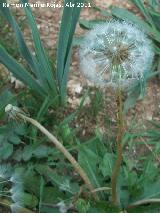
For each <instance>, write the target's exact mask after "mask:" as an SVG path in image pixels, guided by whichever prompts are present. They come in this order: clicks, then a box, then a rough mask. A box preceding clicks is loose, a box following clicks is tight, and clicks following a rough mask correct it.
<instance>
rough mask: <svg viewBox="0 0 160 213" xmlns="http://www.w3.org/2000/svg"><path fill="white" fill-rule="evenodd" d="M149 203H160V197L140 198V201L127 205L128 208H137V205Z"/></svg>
mask: <svg viewBox="0 0 160 213" xmlns="http://www.w3.org/2000/svg"><path fill="white" fill-rule="evenodd" d="M149 203H160V199H159V198H152V199H143V200H139V201H137V202H135V203H132V204H130V205H129V206H127V209H132V208H135V207H137V206H140V205H144V204H149Z"/></svg>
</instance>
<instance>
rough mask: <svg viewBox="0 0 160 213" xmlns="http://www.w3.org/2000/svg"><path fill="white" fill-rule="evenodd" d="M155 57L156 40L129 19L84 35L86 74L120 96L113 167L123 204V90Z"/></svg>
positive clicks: (82, 65)
mask: <svg viewBox="0 0 160 213" xmlns="http://www.w3.org/2000/svg"><path fill="white" fill-rule="evenodd" d="M153 57H154V51H153V45H152V42H151V41H150V40H149V39H148V38H147V36H146V35H145V33H144V32H143V30H142V29H139V28H138V27H137V26H135V25H133V24H131V23H127V22H125V21H117V20H111V21H108V22H106V23H103V24H97V26H95V28H94V29H92V30H91V31H90V32H89V33H88V34H87V35H86V37H85V38H84V42H83V44H82V45H81V49H80V68H81V71H82V72H83V73H84V75H85V76H86V77H87V78H88V79H89V80H91V81H93V82H94V83H95V84H97V85H98V86H101V87H106V88H108V87H111V88H114V90H115V91H116V96H117V109H118V110H117V111H118V112H117V125H118V133H117V137H116V146H117V159H116V162H115V166H114V168H113V171H112V178H111V179H112V202H113V204H115V205H119V203H120V200H119V196H118V190H117V182H118V176H119V173H120V168H121V164H122V160H123V147H122V138H123V136H124V134H125V119H124V114H123V100H122V92H123V91H125V90H127V89H128V88H129V87H130V86H131V85H132V84H133V83H134V82H136V81H139V80H142V81H143V79H144V76H145V74H146V72H149V71H150V69H151V65H152V61H153Z"/></svg>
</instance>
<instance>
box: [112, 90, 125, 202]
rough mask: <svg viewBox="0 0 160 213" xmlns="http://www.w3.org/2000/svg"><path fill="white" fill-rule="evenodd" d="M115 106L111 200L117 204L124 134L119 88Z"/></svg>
mask: <svg viewBox="0 0 160 213" xmlns="http://www.w3.org/2000/svg"><path fill="white" fill-rule="evenodd" d="M117 107H118V115H117V117H118V118H117V119H118V134H117V140H116V142H117V159H116V162H115V166H114V169H113V173H112V178H111V179H112V202H113V203H114V205H118V203H119V198H118V194H117V180H118V176H119V172H120V168H121V164H122V159H123V156H122V152H123V149H122V144H121V141H122V137H123V135H124V118H123V106H122V92H121V90H120V89H119V90H118V98H117Z"/></svg>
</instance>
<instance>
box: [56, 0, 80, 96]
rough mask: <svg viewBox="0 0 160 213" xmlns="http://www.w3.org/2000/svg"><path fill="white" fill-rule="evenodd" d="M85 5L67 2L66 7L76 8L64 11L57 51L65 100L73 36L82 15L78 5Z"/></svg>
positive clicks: (59, 81) (73, 1)
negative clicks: (70, 5) (72, 5)
mask: <svg viewBox="0 0 160 213" xmlns="http://www.w3.org/2000/svg"><path fill="white" fill-rule="evenodd" d="M78 2H79V3H83V0H80V1H78V0H71V1H70V0H65V3H64V4H65V5H67V4H74V5H75V7H65V8H64V11H63V16H62V21H61V27H60V34H59V41H58V51H57V78H58V83H59V87H60V95H61V99H62V100H63V99H64V97H65V96H66V85H67V80H68V72H69V66H70V59H71V47H72V40H73V34H74V31H75V28H76V24H77V21H78V18H79V15H80V10H81V8H80V7H77V3H78Z"/></svg>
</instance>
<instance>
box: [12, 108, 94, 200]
mask: <svg viewBox="0 0 160 213" xmlns="http://www.w3.org/2000/svg"><path fill="white" fill-rule="evenodd" d="M12 110H13V106H12ZM14 113H15V114H16V116H17V117H18V118H21V119H22V120H24V121H28V122H29V123H31V124H33V125H34V126H35V127H37V128H38V129H39V130H40V131H41V132H42V133H43V134H44V135H46V136H47V137H48V138H49V140H50V141H51V142H52V143H53V144H54V145H55V146H56V147H57V149H58V150H59V151H60V152H61V153H63V154H64V156H65V157H66V158H67V159H68V160H69V162H70V163H71V164H72V166H73V168H74V169H75V171H76V172H77V173H78V174H79V175H80V176H81V178H82V179H83V181H84V182H85V184H86V186H87V188H88V189H89V190H90V192H92V191H94V187H93V186H92V184H91V182H90V180H89V178H88V176H87V175H86V173H85V171H84V170H83V169H82V167H81V166H80V165H79V163H78V162H77V161H76V160H75V158H74V157H73V156H72V155H71V154H70V153H69V152H68V150H67V149H66V148H65V147H64V146H63V145H62V144H61V143H60V142H59V141H58V140H57V138H56V137H55V136H54V135H52V134H51V133H50V132H49V131H48V130H47V129H46V128H44V126H42V125H41V124H40V123H39V122H38V121H36V120H34V119H32V118H30V117H27V116H26V115H24V114H23V113H21V111H18V110H16V111H14ZM92 194H93V193H92ZM93 196H94V198H95V199H97V196H96V195H95V194H93Z"/></svg>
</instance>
